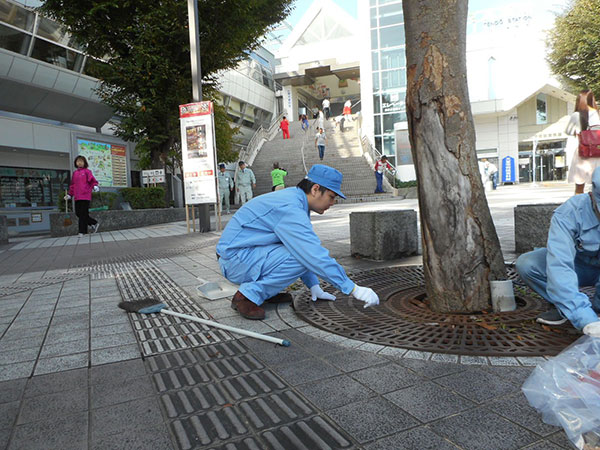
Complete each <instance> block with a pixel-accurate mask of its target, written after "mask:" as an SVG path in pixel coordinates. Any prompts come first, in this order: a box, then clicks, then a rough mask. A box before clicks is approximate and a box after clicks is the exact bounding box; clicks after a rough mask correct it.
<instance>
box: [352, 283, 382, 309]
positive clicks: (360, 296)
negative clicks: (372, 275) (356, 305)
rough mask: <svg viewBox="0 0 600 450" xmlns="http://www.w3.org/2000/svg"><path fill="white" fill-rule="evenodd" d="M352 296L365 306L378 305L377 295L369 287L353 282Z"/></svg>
mask: <svg viewBox="0 0 600 450" xmlns="http://www.w3.org/2000/svg"><path fill="white" fill-rule="evenodd" d="M352 296H353V297H354V298H355V299H357V300H360V301H361V302H365V303H366V304H365V306H364V307H365V308H367V307H369V306H375V305H379V297H378V296H377V294H376V293H375V291H374V290H373V289H371V288H368V287H363V286H359V285H358V284H355V285H354V289H353V290H352Z"/></svg>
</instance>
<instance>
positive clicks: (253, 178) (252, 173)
mask: <svg viewBox="0 0 600 450" xmlns="http://www.w3.org/2000/svg"><path fill="white" fill-rule="evenodd" d="M250 178H251V179H252V184H256V177H255V176H254V172H253V171H252V170H251V171H250Z"/></svg>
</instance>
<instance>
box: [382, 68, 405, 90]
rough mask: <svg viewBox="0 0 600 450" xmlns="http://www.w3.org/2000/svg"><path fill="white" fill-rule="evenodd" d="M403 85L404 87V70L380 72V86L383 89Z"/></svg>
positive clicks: (401, 86)
mask: <svg viewBox="0 0 600 450" xmlns="http://www.w3.org/2000/svg"><path fill="white" fill-rule="evenodd" d="M403 87H406V72H405V71H404V70H388V71H386V72H381V88H382V89H383V90H386V89H397V88H403Z"/></svg>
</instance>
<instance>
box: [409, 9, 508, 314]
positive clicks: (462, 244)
mask: <svg viewBox="0 0 600 450" xmlns="http://www.w3.org/2000/svg"><path fill="white" fill-rule="evenodd" d="M467 3H468V2H467V0H444V1H441V2H440V1H439V0H419V1H405V2H403V3H402V6H403V10H404V19H405V20H404V23H405V28H406V60H407V62H406V65H407V85H408V90H407V95H406V108H407V114H408V127H409V135H410V142H411V148H412V155H413V160H414V164H415V170H416V174H417V180H418V192H419V209H420V215H421V231H422V240H423V266H424V272H425V283H426V289H427V296H428V298H429V300H430V304H431V307H432V308H433V309H434V310H436V311H441V312H472V311H480V310H482V309H485V308H487V307H489V305H490V286H489V281H490V280H496V279H503V278H505V277H506V270H505V267H504V262H503V257H502V252H501V250H500V242H499V240H498V236H497V234H496V229H495V228H494V224H493V222H492V218H491V215H490V211H489V208H488V205H487V200H486V198H485V194H484V190H483V184H482V182H481V176H480V174H479V168H478V164H477V155H476V153H475V130H474V126H473V118H472V115H471V106H470V103H469V94H468V89H467V68H466V21H467Z"/></svg>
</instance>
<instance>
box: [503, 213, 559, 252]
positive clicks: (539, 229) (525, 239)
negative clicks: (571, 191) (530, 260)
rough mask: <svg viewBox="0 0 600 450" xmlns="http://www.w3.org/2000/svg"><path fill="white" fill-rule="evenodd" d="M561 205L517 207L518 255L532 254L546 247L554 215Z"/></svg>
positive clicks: (516, 232)
mask: <svg viewBox="0 0 600 450" xmlns="http://www.w3.org/2000/svg"><path fill="white" fill-rule="evenodd" d="M561 204H562V203H543V204H539V205H517V206H515V209H514V214H515V252H516V253H525V252H530V251H531V250H533V249H534V248H537V247H545V246H546V242H547V240H548V230H549V229H550V220H552V214H554V210H555V209H556V208H558V207H559V206H560V205H561Z"/></svg>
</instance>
